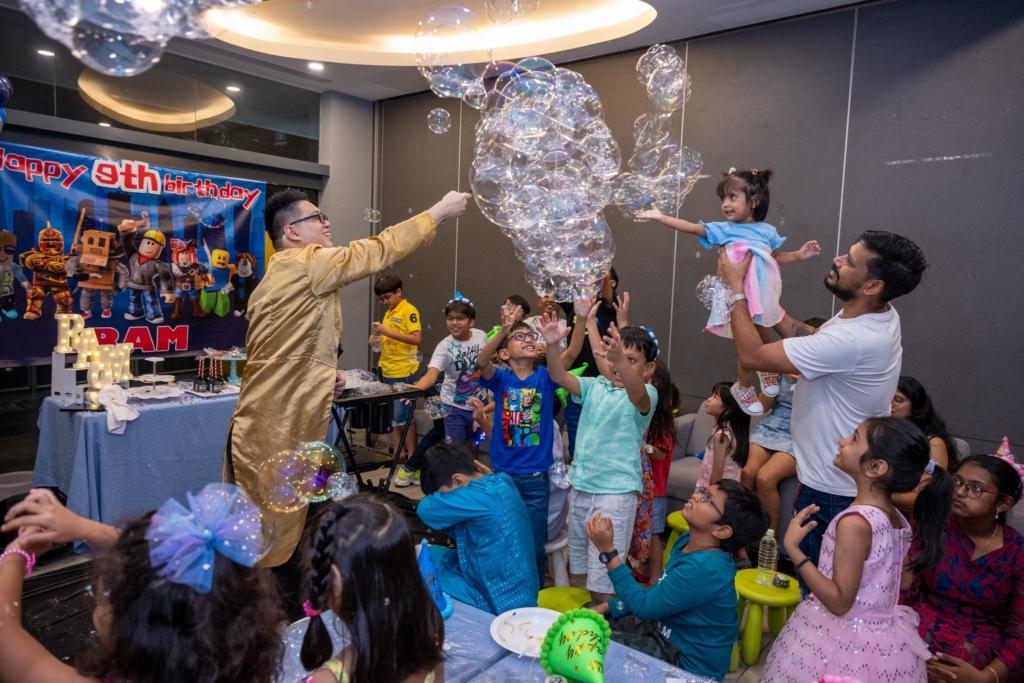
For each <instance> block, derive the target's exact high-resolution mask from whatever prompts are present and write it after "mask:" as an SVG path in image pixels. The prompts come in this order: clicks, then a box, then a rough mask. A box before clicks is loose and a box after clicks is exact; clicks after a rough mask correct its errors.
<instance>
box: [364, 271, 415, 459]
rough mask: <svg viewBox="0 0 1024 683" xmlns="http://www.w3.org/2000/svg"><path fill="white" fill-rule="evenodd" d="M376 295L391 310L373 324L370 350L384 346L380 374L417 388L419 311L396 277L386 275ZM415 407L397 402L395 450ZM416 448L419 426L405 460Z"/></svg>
mask: <svg viewBox="0 0 1024 683" xmlns="http://www.w3.org/2000/svg"><path fill="white" fill-rule="evenodd" d="M373 291H374V293H375V294H376V295H377V298H378V299H379V300H380V302H381V303H382V304H384V305H385V306H387V307H388V310H387V313H385V314H384V322H382V323H378V322H375V323H373V324H372V328H373V333H372V334H371V335H370V346H374V347H376V346H377V345H379V346H380V361H379V365H380V371H381V374H382V375H383V376H384V381H385V382H387V383H388V384H398V383H404V384H415V382H416V379H417V378H416V373H417V372H418V371H419V369H420V352H419V346H420V343H421V342H422V341H423V332H422V329H423V328H422V326H421V325H420V313H419V311H417V310H416V307H415V306H413V305H412V304H411V303H409V302H408V301H406V300H405V299H404V298H403V297H402V280H401V278H399V277H397V276H395V275H385V276H384V277H382V278H381V279H379V280H377V284H375V285H374V286H373ZM410 410H411V406H410V405H409V404H405V403H402V402H401V401H395V407H394V410H393V419H392V421H391V434H390V435H389V436H388V442H389V443H390V444H391V450H392V451H397V450H398V440H399V439H400V438H401V436H402V426H403V425H404V424H405V421H406V419H408V417H409V411H410ZM415 448H416V423H415V422H413V423H412V424H410V425H409V434H408V436H406V438H405V448H404V451H405V456H406V457H407V458H408V457H409V456H411V455H412V452H413V449H415Z"/></svg>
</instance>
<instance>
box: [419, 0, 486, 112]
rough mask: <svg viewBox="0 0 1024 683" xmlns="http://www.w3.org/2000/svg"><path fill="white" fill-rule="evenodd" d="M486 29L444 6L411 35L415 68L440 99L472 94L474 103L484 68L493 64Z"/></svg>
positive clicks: (472, 16)
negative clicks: (414, 53) (413, 43)
mask: <svg viewBox="0 0 1024 683" xmlns="http://www.w3.org/2000/svg"><path fill="white" fill-rule="evenodd" d="M486 32H487V29H486V27H485V26H484V23H483V21H481V20H480V17H478V16H477V15H476V14H475V13H474V12H473V11H472V10H469V9H467V8H465V7H458V6H456V5H445V6H444V7H438V8H437V9H435V10H434V11H433V12H431V13H430V14H429V15H428V16H427V18H426V19H424V20H423V21H421V22H420V23H419V28H418V30H417V31H416V35H415V50H416V66H418V67H419V70H420V73H421V74H423V77H424V78H426V79H427V82H428V83H430V89H431V90H433V91H434V92H435V93H436V94H438V95H439V96H441V97H454V98H460V97H463V96H464V95H465V94H466V93H467V92H472V93H474V95H473V98H474V101H476V100H477V99H478V98H479V91H478V90H477V88H476V87H475V86H479V87H482V80H483V76H484V73H485V72H486V71H487V67H488V66H489V65H490V64H491V62H492V61H493V60H492V59H491V51H490V48H489V47H488V46H487V42H486V39H485V35H486Z"/></svg>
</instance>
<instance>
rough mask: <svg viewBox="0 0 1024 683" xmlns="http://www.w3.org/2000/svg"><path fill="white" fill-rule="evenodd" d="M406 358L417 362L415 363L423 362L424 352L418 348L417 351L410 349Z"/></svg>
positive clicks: (411, 361)
mask: <svg viewBox="0 0 1024 683" xmlns="http://www.w3.org/2000/svg"><path fill="white" fill-rule="evenodd" d="M406 360H408V361H409V362H410V363H415V364H419V363H422V362H423V354H422V353H421V352H420V350H419V349H416V350H415V351H410V352H409V354H408V356H407V357H406Z"/></svg>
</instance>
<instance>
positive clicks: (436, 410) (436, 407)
mask: <svg viewBox="0 0 1024 683" xmlns="http://www.w3.org/2000/svg"><path fill="white" fill-rule="evenodd" d="M423 408H424V409H425V410H426V411H427V416H428V417H429V418H430V419H431V420H442V419H444V416H445V415H447V414H448V406H447V405H445V404H444V403H443V402H442V401H441V397H440V396H429V397H427V398H426V399H425V400H424V401H423Z"/></svg>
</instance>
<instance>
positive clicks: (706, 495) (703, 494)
mask: <svg viewBox="0 0 1024 683" xmlns="http://www.w3.org/2000/svg"><path fill="white" fill-rule="evenodd" d="M693 492H694V493H696V494H697V495H698V496H700V498H699V499H698V500H700V502H702V503H709V504H710V505H711V507H713V508H714V509H715V512H717V513H718V516H719V517H720V518H721V519H722V523H723V524H728V525H729V526H732V524H731V523H730V522H729V518H728V517H726V516H725V513H724V512H722V510H721V509H719V507H718V503H716V502H715V499H714V498H713V497H712V495H711V492H710V491H708V489H707V487H706V486H698V487H697V488H696V489H694V491H693Z"/></svg>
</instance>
